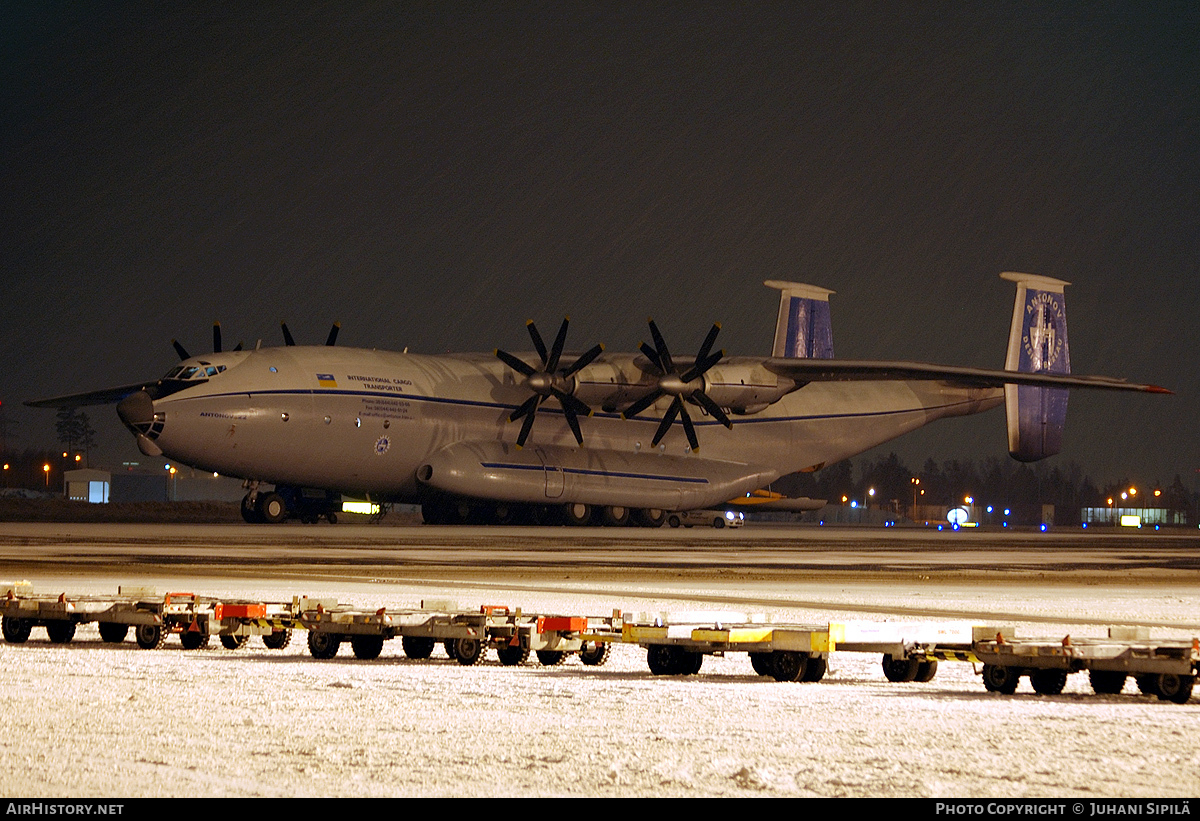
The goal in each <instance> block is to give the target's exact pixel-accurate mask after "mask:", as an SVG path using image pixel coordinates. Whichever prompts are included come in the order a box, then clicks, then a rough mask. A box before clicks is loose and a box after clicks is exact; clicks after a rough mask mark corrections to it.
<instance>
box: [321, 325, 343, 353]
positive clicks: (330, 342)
mask: <svg viewBox="0 0 1200 821" xmlns="http://www.w3.org/2000/svg"><path fill="white" fill-rule="evenodd" d="M341 329H342V323H340V322H335V323H333V327H332V328H330V329H329V336H328V337H326V338H325V345H326V346H327V347H330V348H332V347H333V346H334V345H335V344H336V343H337V335H338V331H340V330H341Z"/></svg>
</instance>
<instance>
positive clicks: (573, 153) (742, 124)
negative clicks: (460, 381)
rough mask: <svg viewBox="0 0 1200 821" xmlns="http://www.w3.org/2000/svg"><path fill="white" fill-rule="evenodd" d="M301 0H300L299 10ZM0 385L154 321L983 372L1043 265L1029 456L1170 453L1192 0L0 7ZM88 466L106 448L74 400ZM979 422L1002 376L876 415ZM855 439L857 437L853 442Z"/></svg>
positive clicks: (137, 344) (34, 421) (162, 364)
mask: <svg viewBox="0 0 1200 821" xmlns="http://www.w3.org/2000/svg"><path fill="white" fill-rule="evenodd" d="M331 9H332V10H331ZM2 13H3V18H0V19H2V25H0V66H2V68H0V71H2V72H3V76H2V77H0V149H2V151H3V155H2V156H3V164H2V166H0V167H2V169H3V171H2V173H3V192H4V195H3V199H2V200H0V209H2V212H0V266H2V269H3V293H2V296H0V343H2V346H3V357H2V358H0V401H2V402H3V407H4V411H5V414H6V418H7V419H8V420H9V421H12V422H19V424H17V425H15V426H13V427H12V428H11V429H10V431H9V447H10V449H22V448H25V447H42V446H45V447H51V448H52V447H56V444H55V440H54V435H53V418H54V414H53V412H52V411H46V410H33V409H28V408H25V407H23V406H21V405H20V403H21V401H23V400H26V399H34V398H42V397H46V396H54V395H59V394H64V393H72V392H77V391H84V390H92V389H97V388H102V387H106V386H111V385H118V384H123V383H127V382H131V381H136V380H139V379H143V378H151V377H157V376H161V375H162V374H163V373H165V372H166V371H167V370H168V368H170V367H171V366H172V365H173V364H174V363H175V362H176V361H177V357H176V355H175V353H174V352H173V350H172V349H171V346H170V340H171V339H172V338H175V337H177V338H179V340H180V341H181V342H182V343H183V344H184V345H185V346H186V347H188V348H189V350H191V351H192V352H193V353H200V352H203V351H206V350H208V349H209V348H210V347H211V330H210V329H211V324H212V322H213V321H214V320H220V321H221V323H222V327H223V330H224V335H225V340H226V344H227V345H228V346H232V345H233V344H234V343H235V342H236V341H237V340H239V339H240V340H244V341H245V342H246V343H247V344H248V345H253V344H254V342H255V340H257V339H259V338H262V339H263V340H264V342H265V343H267V344H279V343H281V341H282V337H281V335H280V332H279V327H278V325H279V321H280V320H281V319H286V320H287V322H288V325H289V327H290V328H291V330H292V333H293V334H294V335H295V336H296V337H297V339H298V340H299V341H301V342H302V343H303V342H309V343H314V344H316V343H320V342H322V341H323V340H324V338H325V335H326V333H327V332H328V329H329V326H330V324H331V323H332V322H333V321H334V320H339V321H341V323H342V326H343V327H342V333H341V336H340V338H339V344H346V345H354V346H362V347H379V348H396V349H398V348H402V347H404V346H408V347H409V349H410V350H412V351H416V352H424V353H437V352H443V351H459V350H476V351H477V350H482V351H490V350H492V349H493V348H495V347H503V348H507V349H509V350H528V349H529V348H530V344H529V341H528V337H527V335H526V333H525V329H524V323H525V320H526V319H529V318H532V319H534V320H535V321H536V322H537V323H538V324H539V327H541V328H542V329H543V330H544V331H545V332H546V333H553V331H554V329H555V328H556V326H557V324H558V322H559V321H560V320H561V318H562V317H563V316H564V315H565V314H570V316H571V317H572V329H571V337H570V339H569V346H570V347H572V348H575V349H578V350H582V349H584V348H587V347H590V346H591V345H592V344H593V343H594V342H597V341H600V342H604V343H605V345H606V346H607V347H608V349H609V350H634V349H635V348H636V346H637V344H638V342H639V341H640V340H642V339H644V338H647V335H648V334H647V331H646V326H645V320H646V317H648V316H653V317H654V318H655V319H656V320H657V321H658V323H659V325H660V327H662V329H663V331H664V333H665V335H666V337H667V340H668V341H669V342H670V344H671V348H672V350H673V351H674V350H678V351H680V352H687V351H694V349H695V348H697V347H698V346H699V344H700V342H701V340H702V339H703V336H704V334H705V332H706V331H707V329H708V328H709V326H710V325H711V323H712V322H714V321H720V322H721V323H722V324H723V331H722V334H721V338H720V341H719V344H720V345H721V346H723V347H724V348H725V349H726V350H727V351H728V353H729V354H731V355H734V354H737V355H755V354H763V355H766V354H769V352H770V346H771V339H772V334H773V328H774V318H775V312H776V309H777V304H778V295H777V292H775V291H771V290H768V289H766V288H764V287H763V286H762V284H761V283H762V281H763V280H765V279H789V280H794V281H799V282H809V283H812V284H815V285H820V286H823V287H827V288H831V289H833V290H834V291H836V294H835V295H834V296H833V297H832V306H833V321H834V345H835V350H836V352H837V355H838V356H840V357H851V358H886V359H915V360H922V361H934V362H943V363H947V364H959V365H971V366H978V367H1001V366H1002V364H1003V358H1004V347H1005V342H1006V339H1007V334H1008V326H1009V321H1010V315H1011V310H1012V301H1013V291H1012V286H1011V284H1010V283H1006V282H1002V281H1001V280H1000V279H999V277H998V274H999V273H1000V272H1001V271H1029V272H1034V273H1039V274H1043V275H1046V276H1053V277H1057V278H1060V279H1065V280H1068V281H1070V282H1072V283H1074V284H1073V286H1072V287H1070V288H1068V289H1067V306H1068V317H1069V322H1070V345H1071V358H1072V365H1073V369H1074V371H1075V372H1077V373H1103V374H1108V375H1114V376H1124V377H1127V378H1130V379H1133V380H1137V381H1146V382H1153V383H1157V384H1161V385H1165V386H1167V387H1170V388H1172V389H1173V390H1175V391H1176V392H1177V395H1176V396H1173V397H1161V396H1128V395H1110V394H1100V393H1091V394H1089V393H1084V392H1076V393H1075V394H1073V396H1072V399H1071V410H1070V413H1069V416H1068V426H1067V436H1066V445H1065V449H1064V453H1063V454H1062V455H1061V456H1058V457H1055V458H1054V459H1053V460H1051V463H1050V464H1057V465H1062V466H1065V465H1066V464H1067V463H1069V462H1075V463H1078V464H1079V465H1080V466H1081V467H1082V468H1083V470H1084V471H1085V472H1086V473H1087V474H1089V475H1090V476H1091V477H1092V478H1093V480H1094V481H1096V482H1097V483H1102V482H1104V481H1106V480H1114V481H1115V480H1118V479H1128V480H1132V481H1138V482H1142V483H1151V482H1155V481H1161V482H1164V483H1169V482H1170V481H1171V480H1172V478H1173V477H1174V475H1175V474H1177V473H1178V474H1181V475H1182V476H1183V479H1184V481H1185V482H1186V483H1187V484H1188V486H1189V487H1195V486H1196V481H1197V477H1198V476H1200V474H1197V473H1196V470H1197V469H1198V468H1200V438H1198V437H1197V434H1196V431H1195V427H1196V423H1197V421H1198V420H1200V414H1198V411H1200V355H1198V353H1197V330H1198V328H1200V321H1198V320H1197V313H1198V311H1200V282H1198V281H1197V276H1196V273H1197V271H1196V268H1197V261H1198V260H1200V5H1198V4H1196V3H1194V2H1178V3H1174V2H1156V3H1133V2H1129V3H1101V2H1097V3H1086V4H1085V3H1079V4H1072V3H1062V2H1055V3H1045V4H1042V3H1031V2H1020V3H1002V2H986V3H985V2H979V3H971V2H968V3H961V2H947V3H931V2H914V3H885V2H875V3H853V2H838V3H827V4H822V3H801V2H795V3H791V2H789V3H734V2H730V3H699V2H688V3H643V2H635V3H615V2H608V3H563V2H546V3H534V2H531V3H522V4H517V3H505V2H498V3H488V4H481V3H464V4H457V3H450V2H431V3H383V2H378V3H349V2H347V3H338V4H320V5H319V4H306V3H302V2H281V3H269V2H264V3H254V4H240V3H228V4H222V3H174V2H173V3H144V4H140V3H124V4H122V3H108V2H103V3H72V4H62V6H61V7H60V5H59V4H18V3H6V4H5V5H4V11H3V12H2ZM88 410H89V415H90V416H91V418H92V420H93V424H94V425H95V426H96V427H97V428H98V429H99V430H100V433H101V438H102V442H103V447H102V449H101V452H100V454H93V461H94V462H95V461H96V457H97V456H99V458H100V461H107V462H108V463H109V464H112V463H114V462H115V463H119V462H120V461H121V460H123V459H137V458H142V457H140V454H138V452H137V449H136V447H135V445H134V442H133V439H132V437H131V436H129V435H128V434H126V433H125V432H124V430H123V429H122V428H121V426H120V424H119V422H118V421H117V420H116V414H115V412H114V411H113V410H112V409H111V408H105V407H96V408H90V409H88ZM892 450H894V451H896V452H897V453H898V454H899V455H900V456H901V457H902V458H903V459H904V460H905V461H907V462H908V463H909V465H910V467H913V468H919V467H920V465H921V464H922V463H923V462H924V460H925V458H926V457H928V456H933V457H934V458H935V459H937V460H939V461H942V460H945V459H950V458H958V459H965V458H974V459H981V458H984V457H987V456H1003V455H1004V454H1005V453H1006V445H1005V438H1004V418H1003V412H1002V411H993V412H990V413H988V414H985V415H982V416H979V417H974V418H971V419H965V420H949V421H946V422H942V423H940V424H936V425H933V426H931V427H929V428H926V429H925V430H924V431H922V432H919V433H918V434H916V435H913V436H910V437H907V438H905V439H901V440H897V441H895V442H893V443H890V444H888V445H885V446H883V448H882V449H881V452H882V454H886V453H887V452H889V451H892ZM872 455H876V454H872Z"/></svg>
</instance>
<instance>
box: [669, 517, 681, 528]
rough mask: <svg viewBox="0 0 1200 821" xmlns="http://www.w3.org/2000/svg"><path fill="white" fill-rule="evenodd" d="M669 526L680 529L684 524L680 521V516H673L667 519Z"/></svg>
mask: <svg viewBox="0 0 1200 821" xmlns="http://www.w3.org/2000/svg"><path fill="white" fill-rule="evenodd" d="M667 524H669V525H670V526H671V527H679V525H681V524H682V522H681V521H680V519H679V517H678V516H676V515H674V514H672V515H670V516H668V517H667Z"/></svg>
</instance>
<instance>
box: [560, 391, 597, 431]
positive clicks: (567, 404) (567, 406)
mask: <svg viewBox="0 0 1200 821" xmlns="http://www.w3.org/2000/svg"><path fill="white" fill-rule="evenodd" d="M551 393H552V394H553V395H554V398H555V399H557V400H558V404H560V405H562V407H563V410H564V411H566V410H570V411H572V412H573V413H575V414H576V415H577V416H591V415H592V409H591V408H589V407H588V406H587V405H586V404H585V403H584V402H583V401H582V400H579V399H576V398H575V397H574V396H571V394H569V393H563V392H562V391H560V390H552V391H551ZM581 444H582V443H581Z"/></svg>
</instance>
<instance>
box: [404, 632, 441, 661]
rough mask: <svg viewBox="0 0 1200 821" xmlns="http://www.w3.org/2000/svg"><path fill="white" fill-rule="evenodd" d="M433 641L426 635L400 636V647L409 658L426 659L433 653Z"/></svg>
mask: <svg viewBox="0 0 1200 821" xmlns="http://www.w3.org/2000/svg"><path fill="white" fill-rule="evenodd" d="M434 644H435V642H434V640H433V639H431V638H427V637H426V636H401V637H400V647H401V648H402V649H403V650H404V655H406V656H407V657H408V658H410V659H427V658H429V657H430V656H432V655H433V646H434Z"/></svg>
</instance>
